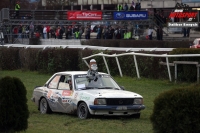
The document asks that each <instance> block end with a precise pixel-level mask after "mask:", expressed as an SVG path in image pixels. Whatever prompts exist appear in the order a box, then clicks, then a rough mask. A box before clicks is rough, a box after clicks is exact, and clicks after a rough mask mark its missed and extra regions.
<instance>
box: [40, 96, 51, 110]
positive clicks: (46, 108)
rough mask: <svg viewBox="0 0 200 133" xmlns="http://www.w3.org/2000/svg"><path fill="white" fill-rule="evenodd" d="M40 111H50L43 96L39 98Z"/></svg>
mask: <svg viewBox="0 0 200 133" xmlns="http://www.w3.org/2000/svg"><path fill="white" fill-rule="evenodd" d="M40 113H41V114H49V113H51V109H50V107H49V104H48V102H47V100H46V99H45V98H42V99H41V100H40Z"/></svg>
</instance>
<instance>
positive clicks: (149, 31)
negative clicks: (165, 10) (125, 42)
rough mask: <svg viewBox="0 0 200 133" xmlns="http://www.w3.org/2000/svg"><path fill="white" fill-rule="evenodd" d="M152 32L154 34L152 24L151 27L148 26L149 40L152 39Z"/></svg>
mask: <svg viewBox="0 0 200 133" xmlns="http://www.w3.org/2000/svg"><path fill="white" fill-rule="evenodd" d="M152 34H153V29H152V27H151V26H150V27H149V28H148V36H149V40H152Z"/></svg>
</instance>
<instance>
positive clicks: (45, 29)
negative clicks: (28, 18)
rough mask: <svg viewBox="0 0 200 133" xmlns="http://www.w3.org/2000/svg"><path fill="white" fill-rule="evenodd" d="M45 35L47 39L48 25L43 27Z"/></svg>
mask: <svg viewBox="0 0 200 133" xmlns="http://www.w3.org/2000/svg"><path fill="white" fill-rule="evenodd" d="M43 37H44V39H47V27H46V26H44V27H43Z"/></svg>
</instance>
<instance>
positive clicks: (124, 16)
mask: <svg viewBox="0 0 200 133" xmlns="http://www.w3.org/2000/svg"><path fill="white" fill-rule="evenodd" d="M113 15H114V16H113V18H114V20H145V19H148V12H147V11H131V12H130V11H128V12H121V11H120V12H114V14H113Z"/></svg>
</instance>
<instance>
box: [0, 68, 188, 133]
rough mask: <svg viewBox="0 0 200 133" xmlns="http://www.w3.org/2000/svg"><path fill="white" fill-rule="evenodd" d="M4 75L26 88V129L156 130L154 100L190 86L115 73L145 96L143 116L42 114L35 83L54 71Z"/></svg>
mask: <svg viewBox="0 0 200 133" xmlns="http://www.w3.org/2000/svg"><path fill="white" fill-rule="evenodd" d="M4 76H11V77H18V78H20V79H21V81H22V82H23V83H24V85H25V87H26V89H27V98H28V108H29V111H30V116H29V119H28V129H27V130H26V132H27V133H153V130H152V124H151V122H150V119H149V117H150V115H151V113H152V111H153V100H154V98H155V97H156V96H158V95H159V94H160V93H161V92H163V91H166V90H169V89H173V88H179V87H182V86H184V87H185V86H190V85H191V84H190V83H176V84H175V83H174V82H169V81H168V80H166V81H164V80H152V79H145V78H141V79H137V78H130V77H123V78H121V77H114V78H115V80H116V81H117V82H118V83H119V85H121V86H124V87H125V89H126V90H129V91H133V92H136V93H139V94H141V95H142V96H143V97H144V105H145V106H146V109H145V110H143V111H142V112H141V118H140V119H132V118H129V117H92V118H90V119H86V120H81V119H79V118H78V117H77V116H75V115H67V114H62V113H53V114H48V115H41V114H40V112H39V111H38V110H37V107H36V106H35V104H34V103H33V102H31V100H30V99H31V97H32V92H33V89H34V87H35V86H37V85H43V84H44V83H45V82H46V81H47V80H48V79H49V78H50V76H51V75H44V74H38V73H37V72H23V71H21V70H17V71H0V78H1V77H4Z"/></svg>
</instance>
